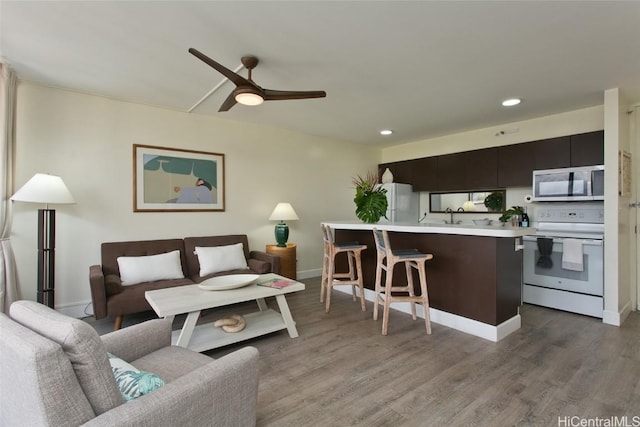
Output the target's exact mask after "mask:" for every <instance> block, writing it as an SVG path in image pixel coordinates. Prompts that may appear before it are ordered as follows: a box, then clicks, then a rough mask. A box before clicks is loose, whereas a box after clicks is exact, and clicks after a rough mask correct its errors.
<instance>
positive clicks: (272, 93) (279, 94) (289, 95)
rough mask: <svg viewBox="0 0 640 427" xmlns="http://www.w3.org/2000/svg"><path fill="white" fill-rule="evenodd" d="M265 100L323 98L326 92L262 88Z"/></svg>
mask: <svg viewBox="0 0 640 427" xmlns="http://www.w3.org/2000/svg"><path fill="white" fill-rule="evenodd" d="M263 91H264V100H265V101H282V100H286V99H308V98H324V97H325V96H327V93H326V92H325V91H323V90H308V91H293V90H272V89H264V90H263Z"/></svg>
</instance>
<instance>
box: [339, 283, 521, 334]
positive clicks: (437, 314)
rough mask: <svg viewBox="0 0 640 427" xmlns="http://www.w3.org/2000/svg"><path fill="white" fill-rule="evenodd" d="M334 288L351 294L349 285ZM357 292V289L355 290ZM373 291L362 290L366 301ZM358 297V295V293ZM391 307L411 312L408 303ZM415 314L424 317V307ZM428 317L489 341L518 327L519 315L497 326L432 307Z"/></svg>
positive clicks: (519, 323)
mask: <svg viewBox="0 0 640 427" xmlns="http://www.w3.org/2000/svg"><path fill="white" fill-rule="evenodd" d="M335 289H336V290H337V291H339V292H342V293H345V294H349V295H351V286H337V287H335ZM356 292H358V294H359V290H357V291H356ZM374 296H375V294H374V292H373V291H372V290H371V289H365V290H364V299H365V300H367V301H371V302H373V301H374ZM358 297H359V295H358ZM391 308H392V309H394V310H398V311H401V312H403V313H407V314H411V305H410V303H408V302H407V303H393V304H391ZM416 315H417V316H418V317H420V318H421V319H424V308H423V307H422V306H420V305H419V306H418V308H417V310H416ZM429 317H430V319H431V321H432V322H433V323H437V324H439V325H442V326H447V327H449V328H452V329H456V330H458V331H461V332H464V333H467V334H470V335H474V336H476V337H480V338H484V339H486V340H489V341H493V342H498V341H500V340H501V339H503V338H505V337H506V336H508V335H509V334H511V333H512V332H515V331H517V330H518V329H520V326H521V323H522V322H521V320H522V319H521V317H520V314H517V315H515V316H514V317H512V318H511V319H509V320H506V321H505V322H503V323H501V324H499V325H498V326H493V325H489V324H487V323H482V322H478V321H477V320H473V319H469V318H466V317H462V316H458V315H456V314H452V313H448V312H446V311H441V310H438V309H435V308H433V307H429Z"/></svg>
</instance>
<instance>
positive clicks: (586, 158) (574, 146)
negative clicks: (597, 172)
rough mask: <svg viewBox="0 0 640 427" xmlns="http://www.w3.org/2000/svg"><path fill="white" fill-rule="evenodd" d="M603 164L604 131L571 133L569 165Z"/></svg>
mask: <svg viewBox="0 0 640 427" xmlns="http://www.w3.org/2000/svg"><path fill="white" fill-rule="evenodd" d="M603 164H604V131H603V130H599V131H596V132H587V133H581V134H578V135H571V166H592V165H603Z"/></svg>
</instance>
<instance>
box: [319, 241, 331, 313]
mask: <svg viewBox="0 0 640 427" xmlns="http://www.w3.org/2000/svg"><path fill="white" fill-rule="evenodd" d="M326 250H327V249H326V248H325V253H324V255H323V256H322V279H321V280H320V302H321V303H322V302H324V292H325V290H326V288H327V272H328V271H329V266H328V262H329V259H328V257H327V253H326Z"/></svg>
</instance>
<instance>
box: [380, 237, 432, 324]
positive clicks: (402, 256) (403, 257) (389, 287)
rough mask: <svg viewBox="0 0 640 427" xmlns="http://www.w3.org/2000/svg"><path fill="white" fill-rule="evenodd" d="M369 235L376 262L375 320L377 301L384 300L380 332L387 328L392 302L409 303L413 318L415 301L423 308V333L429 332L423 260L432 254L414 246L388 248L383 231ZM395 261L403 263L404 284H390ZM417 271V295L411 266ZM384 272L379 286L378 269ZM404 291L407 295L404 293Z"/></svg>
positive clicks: (428, 258)
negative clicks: (371, 237)
mask: <svg viewBox="0 0 640 427" xmlns="http://www.w3.org/2000/svg"><path fill="white" fill-rule="evenodd" d="M373 237H374V239H375V242H376V252H377V254H378V261H377V265H376V285H375V290H374V291H375V298H374V305H373V320H378V304H380V300H381V299H382V300H383V301H384V311H383V314H382V335H387V329H388V327H389V307H390V305H391V303H392V302H396V301H397V302H409V303H411V314H412V317H413V320H416V303H420V304H422V307H423V308H424V324H425V326H426V328H427V334H430V333H431V321H430V319H429V295H428V293H427V273H426V270H425V263H426V262H427V261H428V260H430V259H433V255H432V254H424V253H422V252H420V251H418V250H417V249H401V250H392V249H391V246H390V245H389V235H388V234H387V231H386V230H382V231H381V230H378V229H375V228H374V229H373ZM398 263H404V265H405V269H406V272H407V285H406V286H393V267H394V266H395V265H396V264H398ZM414 268H415V269H416V270H418V275H419V277H420V291H421V292H420V295H419V296H418V295H416V294H415V292H414V290H413V273H412V269H414ZM383 270H384V271H385V285H384V286H383V285H382V271H383ZM393 292H403V293H405V295H397V294H396V295H393V294H392V293H393ZM406 293H408V295H406Z"/></svg>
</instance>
